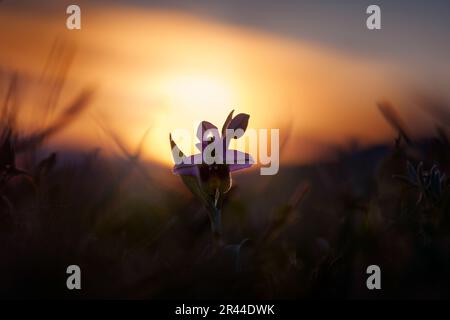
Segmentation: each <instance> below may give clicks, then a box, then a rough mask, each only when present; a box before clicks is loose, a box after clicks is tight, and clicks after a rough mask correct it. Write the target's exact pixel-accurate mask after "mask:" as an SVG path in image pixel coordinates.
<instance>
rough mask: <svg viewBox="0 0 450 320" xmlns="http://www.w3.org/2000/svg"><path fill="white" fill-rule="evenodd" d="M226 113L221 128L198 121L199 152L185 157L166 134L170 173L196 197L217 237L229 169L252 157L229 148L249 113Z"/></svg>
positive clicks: (243, 164) (245, 164) (242, 130)
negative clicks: (200, 201)
mask: <svg viewBox="0 0 450 320" xmlns="http://www.w3.org/2000/svg"><path fill="white" fill-rule="evenodd" d="M233 112H234V110H233V111H231V112H230V114H229V115H228V117H227V119H226V120H225V123H224V124H223V127H222V131H221V133H219V129H218V128H217V127H216V126H215V125H213V124H212V123H210V122H208V121H202V122H201V123H200V124H199V126H198V129H197V138H198V139H199V142H198V143H197V144H196V147H197V148H198V149H199V151H200V153H198V154H194V155H191V156H185V155H184V153H183V152H182V151H181V150H180V149H179V148H178V146H177V145H176V143H175V142H174V141H173V139H172V136H171V135H170V146H171V148H172V155H173V158H174V160H175V166H174V168H173V173H174V174H177V175H179V176H180V177H181V178H182V180H183V182H184V183H185V184H186V186H187V187H188V188H189V189H190V190H191V192H192V193H193V194H194V195H196V196H197V197H199V198H200V199H201V200H202V201H203V203H204V204H205V206H206V208H207V209H208V213H209V214H210V220H211V227H212V230H213V233H214V234H215V235H216V236H220V233H221V231H220V220H221V218H220V214H221V206H222V200H223V195H224V194H225V193H227V192H228V191H229V190H230V188H231V184H232V180H231V172H234V171H237V170H241V169H245V168H248V167H250V166H251V165H252V164H253V163H254V161H253V159H252V157H251V156H250V155H249V154H247V153H245V152H241V151H238V150H230V149H229V144H230V141H231V139H238V138H240V137H242V136H243V135H244V133H245V130H246V129H247V126H248V121H249V118H250V116H249V115H248V114H244V113H240V114H238V115H237V116H235V117H233Z"/></svg>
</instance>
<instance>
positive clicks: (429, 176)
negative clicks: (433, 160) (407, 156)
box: [395, 161, 448, 204]
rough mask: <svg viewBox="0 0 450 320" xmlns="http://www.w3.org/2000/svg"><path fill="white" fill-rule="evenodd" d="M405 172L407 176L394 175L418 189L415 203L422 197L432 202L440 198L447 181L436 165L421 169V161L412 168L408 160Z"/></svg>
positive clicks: (419, 201) (421, 199)
mask: <svg viewBox="0 0 450 320" xmlns="http://www.w3.org/2000/svg"><path fill="white" fill-rule="evenodd" d="M407 172H408V175H407V176H401V175H399V176H395V177H396V178H399V179H401V180H403V181H405V182H406V183H408V184H409V185H410V186H412V187H414V188H416V189H417V190H418V191H419V198H418V200H417V204H419V203H421V202H422V201H423V200H424V198H427V199H429V200H431V201H432V202H438V201H439V200H440V199H442V197H443V194H444V192H445V189H446V187H447V184H448V181H447V177H446V175H445V173H441V171H440V170H439V169H438V167H437V166H436V165H434V166H433V167H432V168H431V169H430V170H428V171H427V170H424V169H423V163H422V162H420V163H419V164H418V165H417V168H414V166H413V165H412V164H411V163H410V162H409V161H408V162H407Z"/></svg>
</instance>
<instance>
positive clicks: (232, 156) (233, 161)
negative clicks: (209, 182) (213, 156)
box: [225, 150, 255, 168]
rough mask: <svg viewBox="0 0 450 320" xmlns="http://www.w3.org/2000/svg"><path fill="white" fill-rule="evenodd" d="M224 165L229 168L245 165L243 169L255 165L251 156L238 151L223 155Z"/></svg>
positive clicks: (230, 151) (228, 151)
mask: <svg viewBox="0 0 450 320" xmlns="http://www.w3.org/2000/svg"><path fill="white" fill-rule="evenodd" d="M225 163H226V164H228V165H229V166H232V165H246V166H245V168H248V167H250V166H251V165H252V164H254V163H255V161H254V160H253V158H252V156H251V155H249V154H248V153H245V152H242V151H238V150H227V152H226V154H225Z"/></svg>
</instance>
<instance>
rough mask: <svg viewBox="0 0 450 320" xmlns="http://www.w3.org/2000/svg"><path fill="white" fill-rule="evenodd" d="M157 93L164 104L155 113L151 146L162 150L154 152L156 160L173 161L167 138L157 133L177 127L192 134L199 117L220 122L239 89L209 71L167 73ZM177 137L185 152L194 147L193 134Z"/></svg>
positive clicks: (170, 162) (200, 119)
mask: <svg viewBox="0 0 450 320" xmlns="http://www.w3.org/2000/svg"><path fill="white" fill-rule="evenodd" d="M158 95H159V96H161V97H162V100H164V101H165V103H166V106H167V108H166V109H165V111H164V112H161V113H159V114H158V115H157V116H158V117H159V119H158V121H156V122H155V127H154V128H152V134H154V135H155V140H154V141H158V142H156V144H157V145H155V144H153V148H154V150H159V151H160V150H164V151H165V152H158V153H157V154H155V153H154V154H153V155H154V156H155V157H154V159H155V160H157V161H159V162H162V163H165V164H172V158H171V153H170V149H168V148H169V144H168V140H167V141H166V140H164V139H163V140H162V141H161V139H160V138H159V139H158V138H157V137H168V134H169V132H174V131H177V130H178V129H182V130H184V131H186V132H189V133H190V135H194V136H195V129H196V126H197V125H198V124H199V123H200V121H203V120H208V121H210V122H212V123H215V124H221V122H222V121H223V119H224V118H226V115H227V114H228V113H229V112H230V111H231V109H233V107H234V105H235V104H236V103H237V101H239V96H238V90H237V89H236V88H235V87H234V86H233V83H232V82H231V81H227V80H226V79H225V78H223V77H220V76H218V75H214V74H208V73H183V74H168V75H166V76H164V77H162V78H161V79H160V80H159V85H158ZM178 138H179V139H178V140H177V141H176V142H177V144H179V146H180V148H181V149H182V150H185V152H186V153H188V154H190V153H191V152H193V151H195V144H194V143H193V139H192V137H178ZM180 138H181V139H180Z"/></svg>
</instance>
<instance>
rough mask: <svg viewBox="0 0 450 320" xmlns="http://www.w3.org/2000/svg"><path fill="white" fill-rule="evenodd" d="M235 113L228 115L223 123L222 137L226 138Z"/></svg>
mask: <svg viewBox="0 0 450 320" xmlns="http://www.w3.org/2000/svg"><path fill="white" fill-rule="evenodd" d="M233 112H234V110H231V112H230V114H229V115H228V117H227V119H226V120H225V122H224V123H223V127H222V137H225V133H226V130H227V129H228V126H229V125H230V123H231V120H233Z"/></svg>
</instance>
